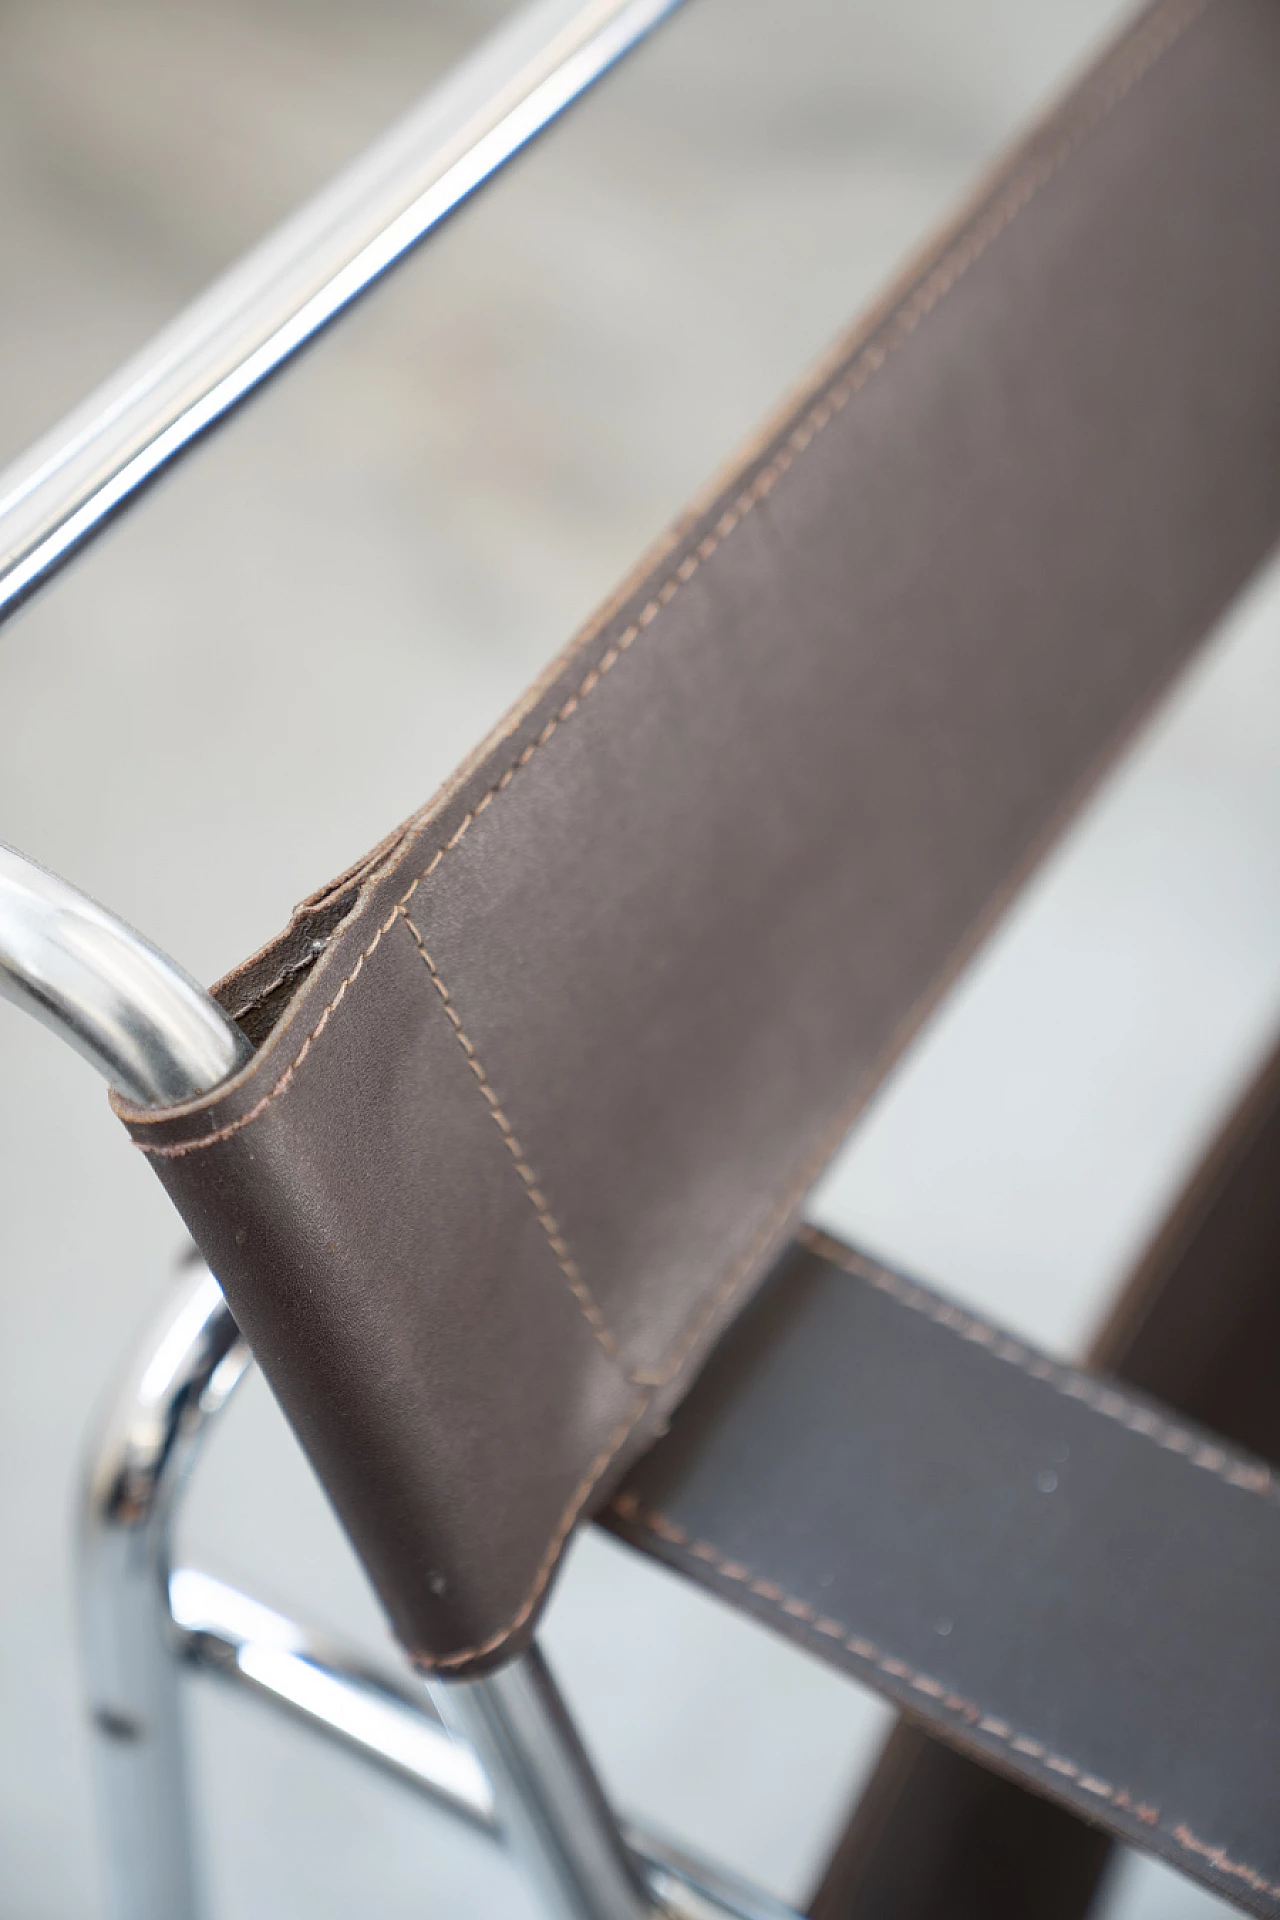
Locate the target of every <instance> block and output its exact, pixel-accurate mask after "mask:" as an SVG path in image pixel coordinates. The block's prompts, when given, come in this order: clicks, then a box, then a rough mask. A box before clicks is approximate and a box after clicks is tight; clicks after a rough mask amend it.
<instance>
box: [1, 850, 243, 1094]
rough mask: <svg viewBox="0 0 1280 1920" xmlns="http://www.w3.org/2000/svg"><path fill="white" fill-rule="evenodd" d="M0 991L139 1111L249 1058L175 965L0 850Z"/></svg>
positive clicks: (230, 1025)
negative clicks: (71, 1049) (94, 1069)
mask: <svg viewBox="0 0 1280 1920" xmlns="http://www.w3.org/2000/svg"><path fill="white" fill-rule="evenodd" d="M0 994H3V995H4V997H5V998H6V999H8V1000H12V1001H14V1002H15V1003H16V1004H17V1005H18V1006H20V1007H23V1008H25V1009H26V1011H27V1012H28V1013H32V1014H34V1015H35V1017H36V1019H37V1020H40V1021H42V1022H43V1024H44V1025H45V1026H46V1027H51V1028H52V1029H53V1031H54V1032H55V1033H56V1034H58V1035H59V1036H60V1038H62V1039H63V1040H66V1041H67V1042H68V1044H69V1045H71V1046H73V1047H74V1048H75V1049H76V1051H77V1052H78V1053H81V1054H83V1055H84V1057H85V1059H86V1060H88V1061H90V1062H91V1063H92V1064H93V1065H94V1066H95V1067H97V1069H98V1071H99V1072H100V1073H102V1074H103V1075H105V1077H106V1079H107V1080H108V1081H109V1082H110V1083H111V1085H112V1086H113V1087H115V1088H117V1089H118V1091H119V1092H121V1093H123V1094H125V1095H127V1097H128V1098H129V1099H131V1100H136V1101H137V1102H138V1103H139V1104H140V1105H142V1106H162V1105H165V1104H167V1103H169V1102H172V1101H177V1100H185V1099H189V1098H190V1097H191V1096H192V1095H193V1094H197V1093H203V1092H205V1091H206V1090H207V1089H208V1088H209V1087H213V1086H216V1085H217V1084H218V1082H219V1081H220V1080H225V1079H226V1078H227V1076H228V1074H231V1073H234V1072H235V1070H236V1068H237V1067H239V1066H241V1065H243V1063H244V1062H245V1061H246V1060H248V1058H249V1057H250V1053H251V1051H252V1050H251V1048H250V1046H249V1043H248V1041H247V1040H246V1039H245V1037H244V1035H243V1034H242V1033H241V1032H240V1029H239V1028H238V1027H237V1026H236V1025H235V1023H234V1022H233V1021H232V1020H231V1019H230V1017H229V1016H228V1015H227V1014H225V1013H224V1012H223V1011H222V1008H221V1007H220V1006H219V1005H218V1003H217V1001H216V1000H213V999H211V998H210V996H209V994H207V993H206V992H205V990H204V988H203V987H200V986H197V985H196V982H195V981H194V980H192V979H190V978H189V977H188V976H187V975H186V974H185V973H183V972H182V970H181V968H179V967H176V966H175V965H174V963H173V961H172V960H167V959H166V958H165V956H164V955H163V954H162V953H159V952H158V951H157V950H156V948H155V947H153V946H151V945H150V943H149V942H148V941H146V940H144V939H143V938H142V936H141V935H140V934H137V933H135V932H134V931H133V929H132V927H127V926H126V925H125V924H124V922H123V921H122V920H117V919H116V918H115V916H114V914H110V913H108V912H107V911H106V910H105V908H103V907H100V906H98V905H97V903H96V902H95V901H93V900H90V899H89V898H88V897H87V896H86V895H85V894H83V893H79V892H77V890H76V889H75V888H74V887H71V886H68V885H67V883H66V881H65V880H59V879H58V878H57V877H56V875H54V874H52V873H46V871H45V870H44V868H43V867H38V866H37V865H36V864H35V862H34V861H33V860H28V859H27V858H26V857H25V856H24V855H23V854H20V853H16V852H15V851H14V850H13V848H12V847H4V846H0Z"/></svg>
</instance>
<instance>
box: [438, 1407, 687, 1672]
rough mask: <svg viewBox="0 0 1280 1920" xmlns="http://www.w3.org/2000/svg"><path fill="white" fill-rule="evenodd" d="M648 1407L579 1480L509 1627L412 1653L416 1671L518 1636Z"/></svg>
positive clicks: (483, 1654)
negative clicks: (469, 1643) (440, 1651)
mask: <svg viewBox="0 0 1280 1920" xmlns="http://www.w3.org/2000/svg"><path fill="white" fill-rule="evenodd" d="M648 1404H649V1397H648V1395H647V1394H643V1393H642V1394H641V1395H640V1397H639V1399H638V1400H637V1401H636V1403H635V1404H634V1406H633V1407H632V1409H631V1411H630V1413H628V1414H627V1416H626V1418H625V1419H624V1420H621V1421H620V1422H619V1423H618V1425H617V1426H616V1427H615V1428H614V1430H613V1432H612V1433H611V1434H610V1435H609V1438H608V1439H607V1440H606V1441H605V1443H604V1445H603V1447H601V1449H600V1451H599V1453H598V1454H597V1455H596V1457H595V1459H594V1460H593V1461H592V1462H591V1465H590V1466H589V1467H588V1468H587V1470H586V1472H585V1473H584V1474H583V1476H582V1478H581V1480H579V1482H578V1484H577V1486H576V1487H575V1488H574V1490H573V1493H572V1495H571V1497H570V1499H569V1503H568V1505H567V1506H566V1507H565V1510H564V1512H563V1513H562V1514H561V1516H560V1520H559V1523H558V1524H557V1526H556V1530H555V1532H554V1533H553V1534H552V1536H551V1541H550V1544H549V1545H548V1547H547V1550H546V1552H545V1553H544V1554H543V1556H542V1560H541V1562H540V1563H539V1566H538V1571H537V1573H536V1574H535V1576H534V1580H533V1585H532V1586H531V1587H530V1589H529V1591H528V1593H527V1594H526V1595H525V1597H524V1599H523V1600H522V1601H521V1603H520V1606H519V1608H518V1610H517V1611H516V1613H515V1614H514V1615H513V1616H512V1618H511V1619H510V1620H508V1621H507V1623H506V1625H505V1626H503V1627H499V1629H498V1631H497V1632H496V1633H494V1634H490V1636H489V1638H488V1639H487V1640H486V1641H485V1642H484V1643H483V1644H482V1645H481V1646H478V1647H466V1648H464V1649H463V1651H462V1652H461V1653H449V1654H445V1655H443V1656H437V1655H434V1654H429V1653H421V1652H418V1653H415V1652H413V1651H412V1650H411V1651H410V1653H409V1658H410V1659H411V1660H412V1661H413V1664H414V1665H415V1666H416V1667H420V1668H421V1669H422V1671H423V1672H424V1673H440V1672H446V1673H447V1672H450V1671H451V1670H452V1669H453V1668H455V1667H465V1666H467V1665H468V1664H469V1662H471V1661H472V1660H484V1659H485V1658H487V1656H488V1655H489V1654H491V1653H496V1652H497V1651H498V1649H499V1648H500V1647H501V1646H503V1644H504V1643H505V1642H506V1641H508V1640H510V1638H511V1636H512V1635H513V1634H516V1633H519V1631H520V1629H521V1627H522V1626H523V1625H524V1623H525V1621H526V1620H527V1619H528V1618H529V1615H530V1614H531V1613H532V1612H533V1610H534V1608H535V1607H536V1606H537V1604H538V1601H539V1600H540V1599H541V1598H542V1595H543V1592H544V1590H545V1588H546V1585H547V1582H548V1580H550V1578H551V1575H552V1574H553V1573H554V1571H555V1565H556V1560H557V1559H558V1558H559V1554H560V1549H561V1547H562V1546H563V1545H564V1543H565V1541H566V1540H567V1539H568V1538H569V1535H570V1534H571V1533H572V1532H573V1529H574V1527H575V1525H576V1524H577V1521H578V1517H579V1515H580V1514H581V1512H582V1509H583V1507H584V1506H585V1505H586V1503H587V1501H588V1500H589V1499H590V1498H591V1491H592V1488H593V1487H594V1486H595V1485H596V1482H597V1481H598V1480H599V1478H600V1476H601V1474H602V1473H604V1472H605V1471H606V1469H607V1468H608V1466H609V1463H610V1461H611V1460H613V1459H614V1458H615V1457H616V1456H617V1454H618V1452H619V1451H620V1449H621V1448H622V1447H624V1446H625V1445H626V1442H627V1440H628V1438H629V1437H630V1435H631V1434H632V1432H633V1431H634V1429H635V1426H636V1423H637V1421H638V1420H639V1419H640V1416H641V1415H642V1414H643V1413H644V1411H645V1409H646V1407H647V1406H648Z"/></svg>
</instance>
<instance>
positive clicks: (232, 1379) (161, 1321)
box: [80, 1267, 249, 1920]
mask: <svg viewBox="0 0 1280 1920" xmlns="http://www.w3.org/2000/svg"><path fill="white" fill-rule="evenodd" d="M248 1365H249V1350H248V1348H247V1347H246V1346H245V1344H244V1342H243V1341H242V1340H241V1339H240V1336H239V1333H238V1331H237V1329H236V1325H235V1322H234V1321H233V1320H232V1318H231V1315H230V1314H229V1313H228V1311H227V1308H226V1305H225V1303H224V1301H223V1298H222V1293H221V1290H220V1289H219V1287H218V1283H217V1281H216V1280H215V1279H214V1278H213V1276H212V1275H211V1274H210V1273H208V1272H207V1271H206V1270H205V1269H204V1268H203V1267H200V1268H199V1269H193V1271H192V1273H191V1275H190V1276H188V1277H187V1278H186V1279H185V1280H184V1282H183V1284H182V1285H181V1286H180V1287H179V1288H178V1289H177V1291H176V1293H175V1296H174V1298H173V1299H171V1300H170V1301H168V1302H167V1303H166V1306H165V1308H164V1310H163V1312H162V1313H161V1314H160V1315H159V1317H158V1318H157V1320H156V1322H155V1324H154V1326H153V1327H152V1328H151V1329H150V1330H149V1333H148V1335H147V1338H146V1340H145V1342H144V1343H143V1345H142V1346H141V1347H140V1349H139V1352H138V1357H137V1360H136V1362H135V1363H134V1364H133V1365H132V1366H131V1367H130V1369H129V1371H128V1373H127V1375H126V1377H125V1379H124V1380H123V1381H122V1383H121V1386H120V1390H119V1392H118V1393H117V1395H116V1397H115V1400H114V1403H113V1405H112V1407H111V1410H110V1412H109V1414H108V1416H107V1420H106V1422H105V1425H104V1427H103V1429H102V1432H101V1434H100V1435H99V1436H98V1438H97V1440H96V1443H95V1445H94V1447H93V1451H92V1455H91V1458H90V1463H89V1469H88V1472H87V1474H86V1479H85V1486H84V1494H83V1501H82V1506H81V1522H80V1572H81V1624H82V1634H83V1648H84V1665H85V1679H86V1683H87V1687H88V1694H89V1707H90V1712H91V1716H92V1724H93V1728H94V1732H95V1735H96V1741H95V1745H96V1761H97V1771H98V1776H99V1787H100V1801H101V1807H102V1818H103V1822H104V1842H105V1848H106V1861H107V1871H108V1884H109V1888H110V1894H111V1898H112V1911H113V1914H114V1916H115V1920H197V1916H198V1915H199V1913H200V1898H199V1888H200V1876H199V1874H198V1873H197V1871H196V1867H195V1859H194V1852H193V1840H192V1834H191V1814H190V1806H191V1802H190V1795H189V1792H188V1785H187V1769H186V1754H185V1749H184V1740H183V1729H182V1720H181V1702H180V1699H179V1694H178V1680H179V1667H178V1661H177V1652H178V1647H177V1643H176V1641H175V1638H174V1628H173V1623H172V1620H171V1618H170V1612H169V1539H170V1530H171V1522H172V1516H173V1508H174V1503H175V1499H176V1496H177V1494H178V1491H179V1489H180V1487H181V1485H182V1483H183V1480H184V1479H185V1477H186V1474H187V1472H188V1471H189V1469H190V1466H191V1463H192V1460H193V1458H194V1454H195V1449H196V1445H197V1442H198V1440H199V1438H200V1435H201V1432H202V1430H203V1429H204V1427H205V1425H206V1423H207V1422H208V1421H209V1420H210V1419H211V1418H212V1417H213V1416H214V1415H215V1414H216V1413H217V1412H218V1411H219V1410H220V1409H221V1408H222V1407H223V1406H225V1404H226V1402H227V1400H228V1399H229V1397H230V1395H231V1394H232V1392H233V1391H234V1390H235V1387H236V1385H237V1384H238V1382H239V1381H240V1379H241V1377H242V1375H243V1374H244V1372H245V1369H246V1368H247V1367H248Z"/></svg>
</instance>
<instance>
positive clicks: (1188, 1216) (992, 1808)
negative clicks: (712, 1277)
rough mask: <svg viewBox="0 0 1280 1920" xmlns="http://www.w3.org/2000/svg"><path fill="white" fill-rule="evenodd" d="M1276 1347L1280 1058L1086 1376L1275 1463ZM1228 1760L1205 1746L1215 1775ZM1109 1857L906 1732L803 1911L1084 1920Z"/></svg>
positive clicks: (1033, 1800) (1085, 1835)
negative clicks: (1133, 1389) (1142, 1396)
mask: <svg viewBox="0 0 1280 1920" xmlns="http://www.w3.org/2000/svg"><path fill="white" fill-rule="evenodd" d="M1277 1351H1280V1049H1277V1050H1276V1051H1274V1052H1273V1053H1272V1054H1271V1055H1270V1056H1269V1057H1268V1059H1267V1060H1266V1061H1265V1062H1264V1064H1263V1065H1262V1067H1261V1068H1260V1070H1259V1071H1258V1072H1257V1073H1256V1074H1255V1076H1254V1079H1253V1082H1252V1084H1251V1085H1250V1086H1249V1087H1248V1088H1247V1089H1246V1090H1245V1092H1244V1094H1243V1095H1242V1097H1241V1098H1240V1100H1239V1101H1238V1102H1237V1105H1236V1107H1235V1109H1234V1111H1233V1112H1232V1113H1231V1115H1230V1117H1229V1118H1228V1120H1227V1121H1226V1123H1225V1124H1224V1125H1223V1126H1222V1127H1221V1128H1220V1129H1219V1131H1218V1133H1217V1136H1216V1137H1215V1138H1214V1139H1213V1140H1212V1142H1211V1143H1210V1145H1209V1147H1208V1149H1207V1151H1206V1152H1205V1153H1204V1154H1203V1156H1202V1158H1201V1161H1200V1164H1199V1165H1198V1166H1197V1167H1196V1169H1195V1170H1194V1172H1193V1173H1192V1175H1191V1177H1190V1178H1189V1179H1188V1181H1187V1182H1186V1185H1185V1188H1184V1190H1183V1192H1182V1193H1181V1194H1180V1195H1179V1197H1178V1200H1177V1202H1176V1204H1175V1205H1174V1207H1173V1209H1172V1211H1171V1213H1170V1215H1169V1217H1168V1219H1167V1220H1166V1221H1165V1222H1164V1224H1163V1225H1162V1226H1161V1228H1160V1229H1159V1231H1158V1232H1157V1233H1156V1234H1155V1235H1154V1236H1153V1239H1152V1242H1151V1244H1150V1246H1149V1247H1148V1248H1147V1249H1146V1251H1145V1252H1144V1254H1143V1255H1142V1257H1141V1258H1140V1259H1139V1261H1138V1262H1137V1264H1136V1267H1135V1270H1134V1272H1133V1274H1132V1276H1131V1278H1130V1280H1129V1281H1128V1283H1127V1284H1126V1285H1125V1286H1124V1287H1123V1288H1122V1289H1121V1292H1120V1296H1119V1298H1118V1300H1117V1302H1116V1304H1115V1306H1114V1307H1113V1309H1112V1311H1111V1313H1110V1314H1109V1316H1108V1319H1107V1323H1106V1325H1105V1326H1104V1327H1103V1329H1102V1331H1101V1333H1100V1335H1099V1336H1098V1338H1097V1340H1096V1341H1095V1342H1094V1344H1093V1348H1092V1351H1091V1354H1090V1358H1089V1365H1091V1366H1092V1367H1095V1368H1101V1369H1103V1370H1105V1371H1106V1372H1109V1373H1111V1374H1113V1375H1114V1376H1115V1377H1116V1378H1117V1379H1118V1380H1121V1381H1124V1382H1127V1383H1128V1384H1130V1385H1133V1386H1137V1387H1139V1388H1141V1389H1142V1390H1143V1391H1144V1392H1146V1393H1149V1394H1152V1395H1155V1396H1156V1397H1158V1398H1159V1399H1160V1400H1162V1401H1163V1402H1164V1403H1165V1404H1166V1405H1167V1406H1170V1407H1172V1408H1174V1409H1176V1411H1177V1412H1179V1413H1181V1414H1185V1415H1187V1416H1189V1417H1190V1418H1192V1419H1194V1420H1197V1421H1198V1422H1199V1423H1200V1424H1201V1425H1202V1426H1206V1427H1211V1428H1212V1429H1213V1431H1214V1432H1215V1433H1218V1434H1221V1435H1222V1436H1223V1438H1224V1439H1227V1440H1230V1441H1231V1442H1232V1444H1233V1445H1235V1446H1239V1447H1244V1448H1247V1449H1249V1450H1250V1451H1252V1452H1254V1453H1256V1454H1259V1455H1260V1456H1261V1457H1262V1458H1263V1459H1265V1460H1266V1461H1268V1463H1269V1464H1271V1465H1272V1466H1280V1395H1277V1393H1276V1390H1275V1363H1274V1356H1275V1354H1276V1353H1277ZM695 1392H696V1389H695ZM1082 1524H1083V1525H1084V1526H1086V1527H1087V1525H1088V1521H1087V1516H1086V1518H1085V1519H1084V1521H1083V1522H1082ZM1043 1672H1044V1677H1045V1683H1046V1685H1048V1686H1052V1685H1056V1684H1057V1683H1058V1673H1059V1669H1058V1665H1057V1662H1056V1659H1055V1658H1054V1657H1053V1653H1052V1650H1050V1649H1046V1652H1045V1657H1044V1668H1043ZM1150 1737H1151V1738H1152V1739H1153V1740H1157V1741H1158V1740H1159V1739H1160V1738H1161V1737H1162V1734H1161V1729H1160V1728H1158V1727H1155V1728H1152V1729H1150ZM1233 1759H1234V1755H1233V1753H1227V1754H1219V1753H1214V1752H1211V1751H1210V1750H1209V1749H1208V1748H1207V1747H1202V1748H1201V1750H1200V1761H1201V1764H1202V1765H1203V1766H1204V1767H1206V1768H1208V1769H1227V1768H1229V1767H1230V1766H1231V1765H1232V1764H1233ZM1108 1853H1109V1848H1108V1845H1107V1842H1106V1838H1105V1836H1104V1835H1103V1834H1102V1833H1100V1832H1099V1831H1097V1830H1096V1829H1094V1828H1092V1827H1086V1826H1085V1825H1083V1824H1082V1823H1081V1822H1080V1821H1079V1820H1078V1819H1074V1818H1072V1817H1071V1816H1070V1815H1069V1814H1068V1813H1067V1812H1066V1811H1065V1810H1064V1809H1062V1808H1051V1807H1050V1806H1049V1805H1048V1803H1046V1802H1043V1801H1041V1800H1039V1799H1038V1798H1037V1797H1036V1796H1035V1795H1034V1793H1033V1792H1032V1791H1031V1790H1029V1789H1028V1788H1025V1787H1017V1786H1015V1785H1014V1784H1013V1782H1012V1781H1010V1780H1007V1779H1002V1778H1001V1777H999V1776H998V1775H996V1774H993V1773H991V1772H990V1771H989V1770H988V1769H987V1768H986V1767H984V1766H982V1765H981V1764H980V1763H979V1762H978V1761H975V1760H971V1759H969V1758H967V1757H966V1756H965V1755H964V1754H962V1753H959V1752H955V1751H951V1750H949V1749H947V1748H945V1747H943V1746H941V1745H940V1744H939V1743H938V1742H937V1741H936V1740H935V1739H933V1738H932V1737H931V1736H930V1735H929V1734H927V1733H926V1732H925V1731H924V1730H923V1729H922V1728H921V1727H919V1726H917V1725H916V1724H915V1723H913V1722H911V1721H900V1722H899V1724H898V1726H897V1727H896V1728H895V1729H894V1732H893V1734H892V1735H891V1736H890V1739H889V1741H888V1742H887V1744H886V1748H885V1751H884V1753H883V1755H882V1756H881V1759H880V1761H879V1762H878V1764H877V1766H876V1769H875V1772H874V1774H873V1776H872V1779H871V1782H870V1784H869V1785H868V1787H867V1789H866V1791H865V1792H860V1793H859V1796H858V1800H857V1802H856V1804H855V1806H854V1808H853V1810H852V1812H851V1817H850V1820H849V1824H848V1827H847V1828H846V1830H845V1832H844V1834H843V1835H842V1836H841V1839H840V1841H839V1842H838V1843H837V1846H836V1848H835V1850H834V1851H833V1855H832V1858H831V1860H830V1861H829V1863H828V1866H827V1869H826V1871H825V1872H824V1874H823V1878H822V1881H821V1883H820V1885H819V1887H818V1889H817V1890H816V1892H815V1895H814V1898H813V1901H812V1902H811V1904H810V1906H809V1907H808V1908H807V1911H808V1912H809V1913H810V1914H811V1915H812V1916H813V1920H935V1916H936V1915H937V1914H938V1913H939V1912H940V1911H945V1913H946V1914H947V1916H948V1920H968V1917H969V1916H972V1920H1083V1917H1084V1915H1085V1914H1086V1912H1088V1910H1089V1907H1090V1901H1091V1898H1092V1895H1093V1892H1094V1890H1095V1888H1096V1886H1097V1884H1098V1882H1099V1880H1100V1878H1101V1875H1102V1873H1103V1871H1104V1869H1105V1866H1106V1861H1107V1857H1108Z"/></svg>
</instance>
